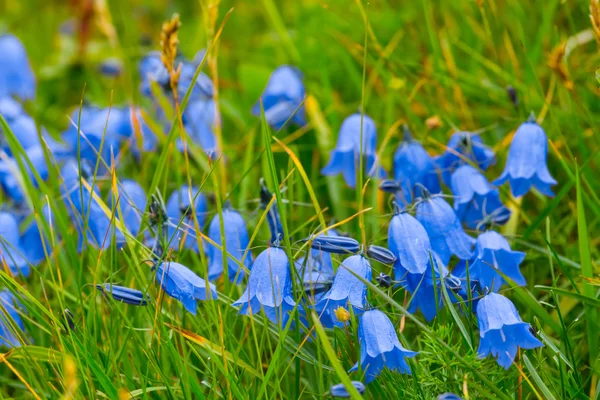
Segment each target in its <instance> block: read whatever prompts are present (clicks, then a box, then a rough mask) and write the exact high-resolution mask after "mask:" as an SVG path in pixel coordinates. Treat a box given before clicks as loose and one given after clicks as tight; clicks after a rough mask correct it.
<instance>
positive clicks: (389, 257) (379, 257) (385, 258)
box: [367, 244, 397, 264]
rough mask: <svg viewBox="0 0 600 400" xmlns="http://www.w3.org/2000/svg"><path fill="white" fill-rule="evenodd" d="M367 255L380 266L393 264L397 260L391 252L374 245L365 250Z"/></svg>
mask: <svg viewBox="0 0 600 400" xmlns="http://www.w3.org/2000/svg"><path fill="white" fill-rule="evenodd" d="M367 255H368V256H369V257H371V258H372V259H373V260H375V261H379V262H380V263H382V264H394V263H395V262H396V259H397V257H396V255H395V254H394V253H393V252H392V251H391V250H388V249H386V248H385V247H382V246H377V245H374V244H372V245H370V246H369V247H368V248H367Z"/></svg>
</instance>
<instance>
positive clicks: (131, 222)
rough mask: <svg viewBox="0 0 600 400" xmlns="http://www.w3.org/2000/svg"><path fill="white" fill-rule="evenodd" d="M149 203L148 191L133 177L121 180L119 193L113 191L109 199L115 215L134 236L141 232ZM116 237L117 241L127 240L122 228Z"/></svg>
mask: <svg viewBox="0 0 600 400" xmlns="http://www.w3.org/2000/svg"><path fill="white" fill-rule="evenodd" d="M147 203H148V198H147V197H146V192H145V191H144V189H143V188H142V187H141V186H140V184H139V183H137V182H136V181H134V180H131V179H125V180H123V181H121V182H120V183H119V187H118V193H113V194H112V195H111V196H110V201H109V204H111V205H112V211H113V213H114V215H115V217H116V218H119V219H120V220H121V222H122V223H123V225H125V228H127V230H128V231H129V232H130V233H131V235H132V236H137V235H138V233H139V232H140V225H141V223H142V214H143V213H144V210H145V209H146V205H147ZM117 207H118V208H117ZM116 238H117V243H124V242H125V241H126V240H125V235H124V233H123V232H121V231H120V230H117V231H116Z"/></svg>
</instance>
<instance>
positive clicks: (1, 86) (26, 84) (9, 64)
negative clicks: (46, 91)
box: [0, 35, 36, 100]
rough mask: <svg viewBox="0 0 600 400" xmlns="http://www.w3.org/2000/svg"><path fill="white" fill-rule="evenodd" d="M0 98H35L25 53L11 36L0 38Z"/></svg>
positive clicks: (18, 41)
mask: <svg viewBox="0 0 600 400" xmlns="http://www.w3.org/2000/svg"><path fill="white" fill-rule="evenodd" d="M0 54H2V63H0V97H10V96H17V97H20V98H21V99H23V100H28V99H33V98H34V97H35V86H36V85H35V76H34V75H33V70H32V69H31V64H30V63H29V58H28V57H27V51H26V50H25V47H24V46H23V44H22V43H21V41H20V40H19V39H17V38H16V37H15V36H13V35H2V36H0Z"/></svg>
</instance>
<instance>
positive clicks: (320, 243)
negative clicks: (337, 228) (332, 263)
mask: <svg viewBox="0 0 600 400" xmlns="http://www.w3.org/2000/svg"><path fill="white" fill-rule="evenodd" d="M307 240H308V241H310V247H311V248H312V249H313V250H317V251H322V252H327V253H335V254H352V253H357V252H358V251H359V250H360V243H358V241H357V240H356V239H353V238H351V237H349V236H339V235H338V236H332V235H323V234H321V235H317V236H311V237H309V238H308V239H307Z"/></svg>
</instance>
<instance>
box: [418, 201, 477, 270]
mask: <svg viewBox="0 0 600 400" xmlns="http://www.w3.org/2000/svg"><path fill="white" fill-rule="evenodd" d="M416 217H417V220H418V221H419V222H420V223H421V224H422V225H423V227H424V228H425V231H426V232H427V235H428V236H429V240H430V242H431V248H432V249H433V250H434V251H435V252H436V253H437V254H438V256H440V259H441V261H442V264H444V265H446V264H448V261H449V260H450V257H451V256H452V255H453V254H454V255H456V256H457V257H458V258H460V259H461V260H469V259H471V257H472V256H473V251H472V247H473V245H474V244H475V239H473V238H472V237H470V236H469V235H467V234H466V233H465V231H464V230H463V228H462V225H461V223H460V220H459V219H458V217H457V216H456V213H455V212H454V210H453V209H452V207H451V206H450V205H449V204H448V203H447V202H446V200H444V199H443V198H442V197H439V196H430V195H429V194H428V193H424V196H423V200H422V201H420V202H419V203H418V204H417V215H416Z"/></svg>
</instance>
